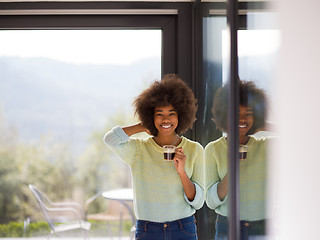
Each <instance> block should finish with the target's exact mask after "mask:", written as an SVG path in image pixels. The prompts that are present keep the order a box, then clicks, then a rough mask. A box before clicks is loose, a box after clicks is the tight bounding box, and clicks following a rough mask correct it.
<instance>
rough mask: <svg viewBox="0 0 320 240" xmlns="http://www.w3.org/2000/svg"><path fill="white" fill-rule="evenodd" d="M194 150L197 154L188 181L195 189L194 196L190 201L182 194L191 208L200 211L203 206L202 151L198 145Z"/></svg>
mask: <svg viewBox="0 0 320 240" xmlns="http://www.w3.org/2000/svg"><path fill="white" fill-rule="evenodd" d="M196 149H197V150H196V152H197V154H196V155H195V161H194V168H193V174H192V176H191V179H190V180H191V181H192V182H193V184H194V186H195V188H196V195H195V197H194V199H193V200H192V201H190V200H189V199H188V197H187V196H186V194H184V198H185V200H186V201H187V203H188V204H190V205H191V206H192V207H193V208H195V209H200V208H201V207H202V206H203V204H204V200H205V193H204V185H205V184H204V181H205V178H204V151H203V147H202V146H201V145H198V144H197V148H196Z"/></svg>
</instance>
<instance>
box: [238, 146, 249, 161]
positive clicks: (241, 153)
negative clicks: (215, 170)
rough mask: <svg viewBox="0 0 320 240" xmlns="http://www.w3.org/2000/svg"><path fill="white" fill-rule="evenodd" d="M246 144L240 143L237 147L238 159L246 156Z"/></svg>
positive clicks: (243, 158)
mask: <svg viewBox="0 0 320 240" xmlns="http://www.w3.org/2000/svg"><path fill="white" fill-rule="evenodd" d="M247 153H248V146H246V145H240V148H239V158H240V160H245V159H246V158H247Z"/></svg>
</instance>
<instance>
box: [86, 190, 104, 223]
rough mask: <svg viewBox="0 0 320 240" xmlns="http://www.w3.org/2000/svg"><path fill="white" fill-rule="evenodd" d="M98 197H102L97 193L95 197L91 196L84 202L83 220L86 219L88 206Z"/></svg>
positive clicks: (100, 193)
mask: <svg viewBox="0 0 320 240" xmlns="http://www.w3.org/2000/svg"><path fill="white" fill-rule="evenodd" d="M100 196H102V192H98V193H96V194H95V195H93V196H92V197H90V198H89V199H87V200H86V202H85V205H84V216H85V219H87V214H88V208H89V205H90V204H91V203H92V202H93V201H95V200H96V199H97V198H99V197H100Z"/></svg>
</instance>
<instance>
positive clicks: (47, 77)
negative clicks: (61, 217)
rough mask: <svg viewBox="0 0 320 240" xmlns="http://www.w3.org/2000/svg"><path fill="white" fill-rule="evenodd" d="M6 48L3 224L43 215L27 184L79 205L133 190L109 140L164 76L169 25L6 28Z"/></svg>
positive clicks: (99, 206)
mask: <svg viewBox="0 0 320 240" xmlns="http://www.w3.org/2000/svg"><path fill="white" fill-rule="evenodd" d="M0 45H1V46H5V47H2V48H1V49H0V79H1V87H0V112H1V115H0V116H1V118H0V129H1V132H2V134H1V135H2V136H1V138H0V141H1V144H0V145H1V147H0V149H1V150H0V154H1V155H0V159H1V165H0V169H1V172H4V174H3V175H1V176H0V186H2V188H1V196H0V205H1V209H4V210H3V211H2V212H1V213H0V214H2V215H1V216H0V219H1V222H2V223H8V222H12V221H18V222H20V223H22V225H23V221H24V220H26V219H28V218H30V219H31V222H36V221H38V220H43V219H44V218H43V216H42V215H41V213H40V212H39V211H37V208H36V202H35V200H34V198H33V196H32V195H31V193H30V191H29V189H28V187H27V185H26V184H29V183H32V184H34V185H35V186H36V187H38V188H39V189H40V190H42V191H43V192H45V193H46V194H47V196H48V197H49V198H50V199H51V200H53V201H63V200H72V201H76V202H79V203H80V204H81V205H83V204H84V202H85V200H86V199H88V198H89V197H91V196H92V195H93V194H95V193H97V192H99V191H102V190H108V189H112V188H117V187H119V188H120V187H131V177H130V171H129V169H127V166H126V165H125V164H123V162H122V161H119V159H118V158H117V157H116V156H115V155H113V154H112V153H111V152H110V151H109V150H108V149H107V148H106V147H105V146H104V145H103V142H102V137H103V135H104V133H105V131H106V130H107V129H110V128H111V127H113V126H114V125H115V124H116V123H117V124H119V123H121V124H123V125H125V124H127V123H132V121H134V119H133V118H134V114H133V109H132V107H131V103H132V101H133V99H134V97H135V96H137V95H138V93H139V92H141V90H142V89H144V88H145V86H146V85H148V84H149V83H150V82H151V81H154V80H157V79H160V77H161V30H27V31H22V30H15V31H0ZM105 205H106V203H105V202H103V201H101V202H99V201H98V202H97V203H95V204H93V206H92V207H93V208H94V209H91V210H95V211H103V210H105ZM30 229H31V228H30ZM101 231H103V233H102V234H103V235H104V236H105V235H106V231H107V229H106V228H103V230H101ZM12 234H14V233H12ZM32 234H40V235H42V234H46V232H40V233H32Z"/></svg>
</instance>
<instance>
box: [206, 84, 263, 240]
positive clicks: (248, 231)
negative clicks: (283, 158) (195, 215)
mask: <svg viewBox="0 0 320 240" xmlns="http://www.w3.org/2000/svg"><path fill="white" fill-rule="evenodd" d="M226 96H227V89H226V86H223V87H221V88H220V89H219V90H218V91H217V93H216V95H215V98H214V103H213V107H212V113H213V117H214V121H215V123H216V125H217V127H218V128H219V129H220V130H221V131H223V132H226V130H227V126H226V124H227V123H226V121H227V113H226V112H227V106H226ZM265 109H266V106H265V94H264V91H263V90H261V89H258V88H257V87H256V86H255V85H254V83H252V82H243V81H241V82H240V107H239V142H240V149H241V152H242V151H243V153H241V154H239V155H240V157H241V159H240V160H239V161H240V163H239V169H240V179H239V181H240V199H239V206H240V220H241V224H240V226H241V239H242V240H245V239H254V237H257V236H259V237H260V238H261V237H262V236H263V235H264V232H265V218H266V215H265V214H266V213H265V191H266V188H265V187H266V185H265V180H266V179H265V177H266V173H265V171H266V143H267V139H266V138H255V137H254V136H252V134H254V133H255V132H256V131H257V130H258V129H261V128H263V127H264V120H265ZM226 138H227V137H225V136H223V137H221V138H219V139H217V140H216V141H213V142H210V143H209V144H208V145H207V146H206V149H205V159H206V189H207V198H206V203H207V205H208V207H209V208H211V209H213V210H215V212H216V213H217V219H216V238H215V239H227V236H228V220H227V216H228V203H227V202H228V194H227V193H228V176H227V172H228V149H227V147H228V145H227V139H226ZM260 238H259V239H260Z"/></svg>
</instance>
